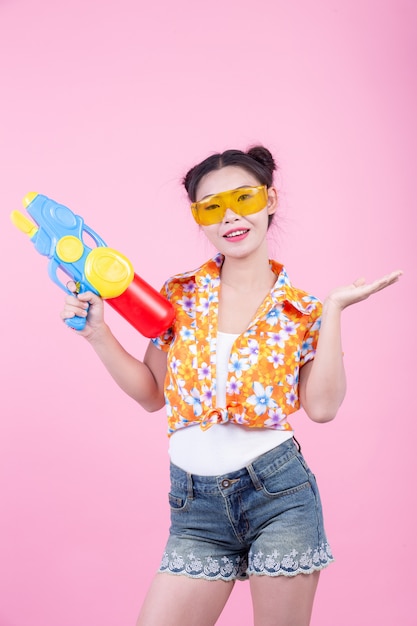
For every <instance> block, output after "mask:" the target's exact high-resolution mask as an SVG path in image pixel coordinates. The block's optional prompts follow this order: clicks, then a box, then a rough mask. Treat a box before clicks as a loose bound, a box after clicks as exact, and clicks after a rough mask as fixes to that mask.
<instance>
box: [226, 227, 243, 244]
mask: <svg viewBox="0 0 417 626" xmlns="http://www.w3.org/2000/svg"><path fill="white" fill-rule="evenodd" d="M248 233H249V230H248V229H247V228H235V229H233V230H229V231H228V232H227V233H225V234H224V235H223V237H224V239H227V241H242V239H245V237H246V236H247V235H248Z"/></svg>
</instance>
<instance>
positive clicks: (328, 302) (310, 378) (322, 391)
mask: <svg viewBox="0 0 417 626" xmlns="http://www.w3.org/2000/svg"><path fill="white" fill-rule="evenodd" d="M401 274H402V272H401V271H396V272H392V273H391V274H387V275H386V276H384V277H383V278H380V279H378V280H375V281H374V282H373V283H370V284H366V283H365V281H364V279H362V278H361V279H358V280H356V281H355V282H354V283H352V284H351V285H347V286H346V287H338V288H337V289H334V290H333V291H332V292H331V293H330V294H329V295H328V297H327V298H326V299H325V301H324V303H323V313H322V321H321V328H320V335H319V340H318V343H317V350H316V355H315V357H314V360H313V361H310V362H309V363H306V364H305V365H304V366H303V367H302V368H301V370H300V387H299V391H300V400H301V404H302V406H303V408H304V410H305V411H306V413H307V415H308V416H309V417H310V418H311V419H312V420H314V421H315V422H328V421H330V420H332V419H333V418H334V417H336V413H337V411H338V409H339V407H340V405H341V404H342V402H343V398H344V397H345V393H346V377H345V370H344V366H343V352H342V339H341V314H342V311H343V309H345V308H346V307H348V306H350V305H351V304H355V303H357V302H361V301H362V300H365V299H366V298H369V296H371V295H372V294H374V293H376V292H377V291H380V290H381V289H385V288H386V287H388V286H389V285H392V284H393V283H395V282H397V281H398V279H399V277H400V276H401Z"/></svg>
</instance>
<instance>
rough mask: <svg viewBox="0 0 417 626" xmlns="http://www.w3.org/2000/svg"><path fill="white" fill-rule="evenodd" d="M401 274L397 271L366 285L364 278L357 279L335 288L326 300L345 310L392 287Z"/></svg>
mask: <svg viewBox="0 0 417 626" xmlns="http://www.w3.org/2000/svg"><path fill="white" fill-rule="evenodd" d="M401 274H402V272H401V271H400V270H397V271H395V272H391V273H390V274H386V275H385V276H383V277H382V278H378V279H377V280H374V281H373V282H372V283H367V282H366V281H365V279H364V278H358V279H357V280H355V281H354V282H353V283H351V284H350V285H346V286H344V287H337V288H336V289H334V290H333V291H331V292H330V293H329V295H328V298H327V299H328V300H329V301H331V302H332V303H334V304H336V305H337V306H338V307H339V308H340V309H345V308H346V307H348V306H350V305H351V304H355V303H356V302H361V301H362V300H366V299H367V298H369V296H371V295H372V294H374V293H376V292H377V291H381V289H385V288H386V287H389V286H390V285H393V284H394V283H396V282H397V281H398V279H399V277H400V276H401Z"/></svg>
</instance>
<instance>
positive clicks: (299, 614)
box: [250, 571, 320, 626]
mask: <svg viewBox="0 0 417 626" xmlns="http://www.w3.org/2000/svg"><path fill="white" fill-rule="evenodd" d="M319 576H320V572H318V571H317V572H313V573H312V574H298V575H297V576H256V575H255V576H251V577H250V587H251V594H252V602H253V614H254V622H253V623H254V626H308V625H309V624H310V618H311V612H312V609H313V602H314V595H315V593H316V589H317V584H318V581H319Z"/></svg>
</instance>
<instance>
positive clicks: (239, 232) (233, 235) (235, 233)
mask: <svg viewBox="0 0 417 626" xmlns="http://www.w3.org/2000/svg"><path fill="white" fill-rule="evenodd" d="M247 232H248V231H247V230H235V231H233V233H229V234H228V235H225V237H226V239H231V238H232V237H239V236H240V235H244V234H245V233H247Z"/></svg>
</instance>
